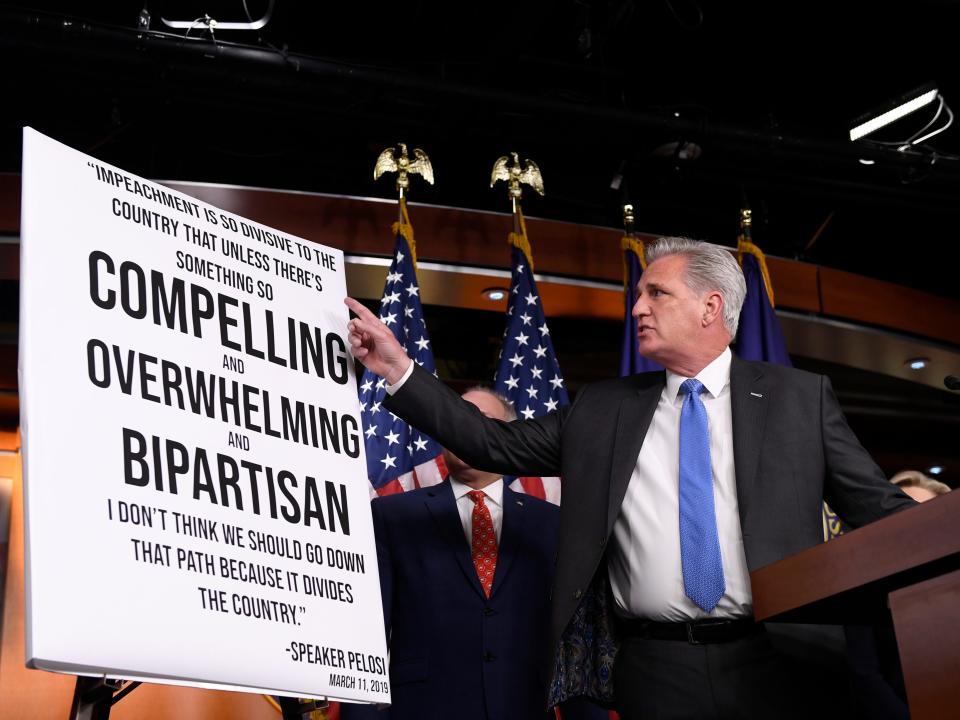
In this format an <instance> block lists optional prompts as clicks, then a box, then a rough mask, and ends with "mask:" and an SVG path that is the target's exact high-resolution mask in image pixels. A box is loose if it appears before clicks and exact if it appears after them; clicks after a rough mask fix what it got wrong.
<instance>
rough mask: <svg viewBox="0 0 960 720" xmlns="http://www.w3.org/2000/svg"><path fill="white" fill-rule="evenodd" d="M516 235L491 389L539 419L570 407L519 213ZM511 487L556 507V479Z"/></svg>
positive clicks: (523, 415) (521, 413) (516, 483)
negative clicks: (501, 341)
mask: <svg viewBox="0 0 960 720" xmlns="http://www.w3.org/2000/svg"><path fill="white" fill-rule="evenodd" d="M517 213H518V216H519V220H520V232H519V233H510V245H511V279H510V295H509V299H508V301H507V322H506V329H505V330H504V332H503V344H502V345H501V347H500V359H499V361H498V363H497V373H496V375H495V377H494V380H493V383H494V389H495V390H496V391H497V392H498V393H500V394H502V395H504V396H505V397H506V398H507V399H508V400H510V401H511V402H512V403H513V406H514V408H515V409H516V411H517V416H518V417H519V418H521V419H524V420H528V419H530V418H534V417H537V416H539V415H544V414H546V413H548V412H550V411H551V410H556V409H557V408H558V407H560V406H561V405H568V404H569V403H570V401H569V399H568V398H567V389H566V388H565V387H564V384H563V376H562V375H561V374H560V365H559V363H557V357H556V355H555V354H554V352H553V342H552V341H551V340H550V330H549V328H548V327H547V319H546V316H545V315H544V314H543V304H542V303H541V302H540V294H539V293H538V292H537V283H536V281H535V280H534V279H533V260H532V253H531V251H530V243H529V241H528V240H527V230H526V226H525V224H524V222H523V215H521V214H520V210H519V208H518V209H517ZM510 487H511V489H513V490H516V491H518V492H524V493H527V494H528V495H535V496H536V497H539V498H542V499H545V500H548V501H550V502H552V503H553V504H555V505H559V504H560V478H556V477H551V478H539V477H521V478H516V479H515V480H513V481H512V482H511V484H510Z"/></svg>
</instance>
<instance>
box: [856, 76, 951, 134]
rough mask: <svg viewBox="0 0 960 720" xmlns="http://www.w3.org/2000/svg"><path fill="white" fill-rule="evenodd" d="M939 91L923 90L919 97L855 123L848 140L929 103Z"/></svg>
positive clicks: (877, 128)
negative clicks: (858, 123) (857, 123)
mask: <svg viewBox="0 0 960 720" xmlns="http://www.w3.org/2000/svg"><path fill="white" fill-rule="evenodd" d="M938 93H939V90H936V89H934V90H929V91H927V92H925V93H924V94H923V95H921V96H920V97H917V98H914V99H913V100H910V101H908V102H905V103H904V104H903V105H898V106H897V107H895V108H893V110H887V112H885V113H883V114H881V115H877V116H876V117H875V118H871V119H870V120H867V121H866V122H865V123H861V124H860V125H857V126H856V127H855V128H851V129H850V140H851V142H852V141H854V140H859V139H860V138H862V137H864V136H865V135H869V134H870V133H872V132H873V131H874V130H879V129H880V128H882V127H883V126H884V125H889V124H890V123H892V122H894V121H895V120H899V119H900V118H902V117H903V116H905V115H909V114H910V113H912V112H914V111H915V110H919V109H920V108H922V107H923V106H924V105H929V104H930V103H932V102H933V101H934V100H935V99H936V97H937V94H938Z"/></svg>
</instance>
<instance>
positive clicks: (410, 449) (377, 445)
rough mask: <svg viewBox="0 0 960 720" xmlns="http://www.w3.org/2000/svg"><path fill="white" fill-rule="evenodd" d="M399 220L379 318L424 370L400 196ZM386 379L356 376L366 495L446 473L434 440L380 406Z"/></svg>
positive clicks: (409, 232)
mask: <svg viewBox="0 0 960 720" xmlns="http://www.w3.org/2000/svg"><path fill="white" fill-rule="evenodd" d="M400 202H401V212H402V214H403V219H404V222H402V223H397V224H395V225H394V231H395V232H396V236H397V242H396V245H395V247H394V253H393V261H392V262H391V263H390V271H389V273H388V274H387V281H386V283H385V284H384V286H383V297H382V298H381V299H380V319H381V320H383V322H384V323H385V324H386V325H387V327H389V328H390V329H391V330H392V331H393V334H394V336H395V337H396V338H397V340H399V341H400V344H401V345H403V348H404V350H406V351H407V355H409V356H410V357H411V358H413V360H414V361H415V362H416V363H417V364H419V365H421V366H422V367H423V368H424V369H425V370H429V371H430V372H435V367H436V366H435V365H434V362H433V350H432V349H431V347H430V337H429V335H428V334H427V324H426V322H425V321H424V319H423V308H422V306H421V305H420V287H419V285H418V284H417V273H416V268H417V259H416V255H415V248H416V245H415V243H414V240H413V228H412V226H411V225H410V221H409V218H408V216H407V209H406V203H405V201H403V200H401V201H400ZM386 385H387V381H386V380H385V379H384V378H382V377H380V376H379V375H374V374H373V373H371V372H370V371H369V370H364V371H363V377H362V378H361V379H360V411H361V413H360V415H361V418H362V419H363V430H364V432H363V434H364V445H365V446H366V451H367V477H368V478H369V479H370V489H371V495H372V496H373V495H393V494H395V493H400V492H406V491H407V490H413V489H415V488H418V487H425V486H427V485H436V484H437V483H439V482H441V481H442V480H443V478H444V477H446V468H445V466H444V462H443V458H442V457H441V452H442V450H441V448H440V445H439V444H438V443H437V442H436V441H435V440H433V439H432V438H430V437H428V436H426V435H424V434H423V433H421V432H420V431H419V430H416V429H414V428H413V427H411V426H410V425H408V424H407V423H405V422H404V421H403V420H401V419H400V418H398V417H397V416H396V415H394V414H393V413H391V412H389V411H388V410H386V409H385V408H384V407H383V398H384V396H385V395H386Z"/></svg>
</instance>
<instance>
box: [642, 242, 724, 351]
mask: <svg viewBox="0 0 960 720" xmlns="http://www.w3.org/2000/svg"><path fill="white" fill-rule="evenodd" d="M686 266H687V258H685V257H683V256H682V255H668V256H666V257H663V258H660V259H659V260H655V261H654V262H652V263H650V264H649V265H648V266H647V268H646V270H644V271H643V275H641V276H640V283H639V285H638V286H637V289H638V293H637V302H636V304H635V305H634V306H633V316H634V317H635V318H637V340H638V346H639V349H640V354H641V355H643V356H644V357H648V358H651V359H653V360H656V361H657V362H659V363H660V364H661V365H664V366H667V367H670V366H672V365H676V364H677V360H678V359H679V360H681V361H682V360H683V359H685V358H687V357H689V356H690V355H693V354H695V353H696V350H697V349H698V345H699V343H700V342H701V338H702V332H703V319H704V315H705V312H706V305H705V299H704V298H702V297H700V296H699V295H697V294H696V293H695V292H694V291H693V290H691V289H690V288H689V287H687V284H686V282H684V278H683V271H684V269H685V268H686Z"/></svg>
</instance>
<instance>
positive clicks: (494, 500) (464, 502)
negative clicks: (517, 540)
mask: <svg viewBox="0 0 960 720" xmlns="http://www.w3.org/2000/svg"><path fill="white" fill-rule="evenodd" d="M450 487H451V488H453V497H454V498H456V500H457V512H459V513H460V524H461V525H463V532H464V534H465V535H466V536H467V545H470V542H471V540H472V539H473V506H474V502H473V500H471V499H470V497H469V496H468V495H467V493H469V492H470V491H471V490H473V488H472V487H470V486H469V485H464V484H463V483H462V482H460V481H459V480H455V479H454V478H450ZM480 492H482V493H483V494H484V495H486V497H485V498H484V499H483V504H484V505H486V506H487V509H488V510H489V511H490V519H491V520H493V531H494V532H495V533H496V534H497V547H500V529H501V528H502V527H503V478H500V479H499V480H497V481H496V482H493V483H490V484H489V485H487V486H486V487H485V488H481V490H480Z"/></svg>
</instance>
